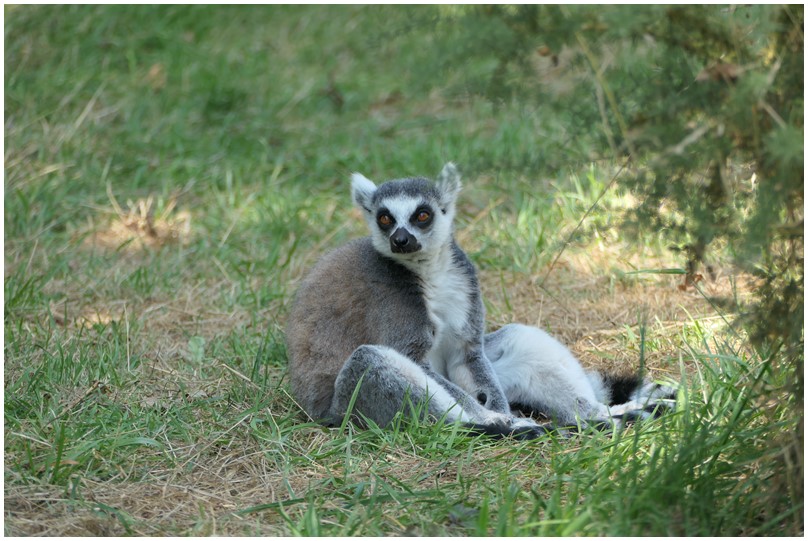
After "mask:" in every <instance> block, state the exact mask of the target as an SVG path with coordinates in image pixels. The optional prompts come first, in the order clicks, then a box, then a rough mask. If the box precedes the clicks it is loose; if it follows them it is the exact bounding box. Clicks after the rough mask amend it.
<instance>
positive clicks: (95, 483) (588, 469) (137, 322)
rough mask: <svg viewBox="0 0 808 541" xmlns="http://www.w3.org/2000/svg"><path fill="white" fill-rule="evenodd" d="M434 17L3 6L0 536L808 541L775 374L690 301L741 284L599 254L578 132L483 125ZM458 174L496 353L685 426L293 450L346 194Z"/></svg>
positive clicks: (473, 70)
mask: <svg viewBox="0 0 808 541" xmlns="http://www.w3.org/2000/svg"><path fill="white" fill-rule="evenodd" d="M437 13H438V11H435V10H433V9H432V8H424V7H420V8H400V7H396V8H388V7H372V8H361V7H317V8H313V7H304V8H300V7H279V6H273V7H260V8H259V7H239V8H236V7H203V6H194V7H169V6H158V7H150V6H137V7H117V6H106V7H104V6H94V7H84V6H66V7H46V6H23V7H13V8H11V7H9V8H6V28H5V31H6V49H5V50H6V53H5V54H6V57H5V60H6V79H5V96H6V102H5V105H6V128H5V129H6V132H5V140H6V169H5V173H6V180H5V199H4V210H5V212H4V226H5V238H4V241H5V250H4V253H5V260H4V263H5V265H4V267H5V269H4V270H5V275H4V300H5V302H4V320H5V326H4V329H5V330H4V338H5V344H4V357H5V365H4V389H5V394H4V406H5V407H4V421H5V422H4V437H5V438H4V445H5V447H4V451H5V454H4V457H5V458H4V465H5V468H4V487H5V508H4V509H5V533H6V534H9V535H122V534H131V535H213V534H217V535H222V534H225V535H227V534H229V535H249V534H254V535H346V536H347V535H393V534H396V535H401V534H411V535H670V534H673V535H742V534H745V535H750V534H753V535H772V534H778V533H795V532H800V531H801V516H802V498H801V493H799V494H796V493H791V492H789V491H790V490H791V489H793V487H794V486H796V484H795V480H793V479H788V478H787V474H788V473H789V472H790V471H792V470H790V469H789V468H787V467H785V466H782V465H781V464H784V463H787V462H788V460H791V459H792V458H793V457H791V455H789V454H788V452H787V450H788V449H791V448H793V445H792V444H793V442H789V441H786V440H785V439H784V441H783V446H782V449H783V451H782V452H781V453H779V454H778V453H776V452H775V451H774V450H773V449H774V448H773V447H772V446H770V445H768V444H769V442H770V440H771V439H772V438H787V434H788V433H789V432H788V428H789V426H790V425H789V422H790V421H789V420H788V418H787V417H783V416H782V415H780V416H778V414H777V412H778V411H780V410H778V409H777V407H776V406H772V404H770V403H768V402H764V403H761V401H760V400H759V399H758V398H757V397H758V394H757V393H756V390H757V389H762V388H775V389H777V388H779V387H778V386H779V385H780V383H781V382H780V381H779V380H778V377H781V376H780V375H778V374H775V373H772V372H770V371H767V369H766V368H765V367H766V365H765V364H761V363H760V361H759V356H758V354H757V353H756V352H755V351H753V350H752V349H751V348H749V347H748V345H747V344H746V342H745V340H744V338H743V336H742V334H741V335H739V334H737V332H736V331H734V330H732V328H731V327H729V326H728V325H727V322H728V321H729V322H731V321H732V320H733V318H734V315H733V314H726V315H720V314H717V313H716V312H715V310H714V308H713V307H712V305H711V304H710V303H709V302H708V301H707V300H706V299H705V297H724V298H730V299H731V298H732V297H733V295H744V294H745V292H748V291H749V285H748V283H747V282H746V281H745V278H744V277H742V276H740V277H735V276H732V275H731V274H730V273H731V269H723V270H722V272H724V274H721V273H719V275H718V276H717V278H716V279H715V280H711V281H708V282H707V283H705V284H703V286H702V287H703V288H704V294H700V293H698V292H697V291H695V290H694V289H693V288H689V289H687V290H685V291H682V290H680V289H679V288H678V287H677V286H678V285H679V284H681V282H682V277H681V276H680V275H676V274H670V273H668V272H659V269H671V268H673V269H676V268H679V267H680V266H681V263H680V262H678V261H676V260H675V259H673V258H672V257H671V256H670V255H669V254H668V252H667V251H666V250H665V246H664V241H663V239H662V237H659V236H649V237H647V238H645V239H643V241H642V242H641V243H631V242H629V241H626V240H625V239H623V238H622V237H621V235H620V234H619V232H618V231H617V229H616V220H617V218H616V216H617V214H618V211H619V210H621V209H623V208H626V207H627V206H628V205H630V204H631V203H632V201H631V195H630V194H627V193H622V192H621V191H620V189H619V187H618V186H612V185H610V182H611V179H612V178H613V177H614V175H615V174H616V173H617V172H618V171H619V169H620V166H621V164H620V163H617V162H616V161H615V160H612V159H609V158H608V156H609V154H608V152H605V153H603V154H599V152H600V151H599V149H600V148H601V147H600V146H598V145H599V143H598V139H597V134H596V133H595V132H597V128H592V130H591V131H592V132H593V136H592V137H586V136H579V135H580V134H581V132H580V131H576V130H579V128H576V125H577V124H576V122H579V121H578V120H576V118H572V117H573V116H574V114H573V113H570V112H569V111H575V110H576V109H565V108H559V107H554V106H553V103H548V105H546V106H527V105H525V104H519V103H518V102H517V101H513V102H512V101H508V100H505V101H502V102H491V101H488V100H486V99H483V98H481V97H478V96H477V93H478V92H479V90H480V89H483V88H485V87H486V85H487V84H488V81H489V80H490V76H491V74H492V73H493V72H494V70H495V69H496V58H494V57H493V55H492V54H486V53H485V44H484V43H482V44H476V45H473V46H472V45H469V37H468V32H467V31H466V30H464V29H463V28H462V25H458V24H457V23H454V22H452V20H451V19H441V18H436V16H435V15H436V14H437ZM335 21H337V23H335ZM491 25H492V26H491V27H490V28H488V29H487V31H488V32H489V33H487V34H485V35H486V36H490V37H491V39H494V38H495V37H496V36H497V35H499V34H498V32H500V30H501V29H498V28H497V27H496V25H494V24H493V23H491ZM486 39H488V38H486ZM464 44H466V45H464ZM461 46H462V47H466V46H469V47H472V49H470V53H469V55H470V56H469V58H470V60H468V61H467V62H465V63H463V64H457V63H456V59H457V55H458V54H459V53H458V52H457V51H463V50H465V49H462V47H461ZM480 48H482V50H481V49H480ZM471 53H474V54H473V55H472V54H471ZM585 105H586V104H584V105H581V104H576V107H577V108H580V107H583V106H585ZM589 106H592V107H595V108H596V104H595V103H594V98H593V103H591V104H589ZM594 110H595V111H596V110H597V109H594ZM594 118H597V117H596V116H595V117H594ZM604 156H605V157H604ZM447 160H454V161H456V162H457V163H458V164H460V166H461V167H462V168H463V171H464V172H465V189H464V192H463V194H462V196H461V205H460V212H459V219H458V220H459V223H458V238H459V239H460V242H461V244H462V245H463V246H464V247H466V249H467V251H468V252H469V254H470V255H471V257H472V258H473V259H474V261H475V262H476V263H477V265H478V266H479V267H480V270H481V273H482V286H483V289H484V293H485V296H486V303H487V308H488V312H489V320H490V326H492V327H496V326H498V325H501V324H503V323H506V322H509V321H522V322H525V323H529V324H540V325H542V326H543V327H545V328H547V329H549V330H550V331H551V332H553V333H554V334H556V335H557V336H559V337H560V338H561V339H562V340H563V341H564V342H565V343H567V344H568V345H569V346H570V347H571V348H572V349H573V350H574V351H575V352H576V354H578V355H579V357H580V358H581V359H582V361H583V362H584V363H585V364H586V365H587V366H595V367H609V368H614V369H636V367H637V366H638V364H639V363H641V362H642V363H644V364H645V366H646V367H647V368H648V370H649V371H650V372H651V374H652V375H654V376H655V377H659V378H672V379H675V380H681V381H683V383H684V387H683V394H682V397H681V405H680V408H679V411H677V412H676V413H675V414H673V415H670V416H668V417H666V418H663V419H660V420H659V421H656V422H652V423H648V424H645V425H643V426H640V427H637V428H634V429H630V430H628V431H626V432H625V433H621V434H597V433H595V434H586V435H584V436H581V437H578V438H574V439H571V440H554V439H552V438H550V439H548V440H547V441H541V442H524V443H520V442H505V443H503V442H490V441H486V440H484V439H479V438H477V439H475V438H470V437H468V436H467V435H465V434H463V433H462V432H460V431H458V429H457V428H456V427H446V426H441V425H440V424H438V425H423V424H420V423H418V422H416V421H414V420H408V419H400V420H399V421H400V422H399V423H397V424H396V425H395V427H394V428H393V429H390V430H378V429H370V430H364V431H363V430H358V429H356V428H354V427H353V426H346V427H344V428H343V429H340V430H326V429H324V428H322V427H319V426H317V425H313V424H311V423H308V422H307V421H306V419H305V418H304V416H303V414H302V412H301V411H300V410H299V408H297V406H296V405H295V404H294V401H293V399H292V397H291V396H289V394H288V390H287V385H286V381H285V379H284V378H285V365H286V354H285V349H284V344H283V326H284V322H285V316H286V313H287V310H288V307H289V303H290V301H291V298H292V294H293V292H294V290H295V288H296V285H297V283H298V282H299V280H300V279H301V277H302V275H303V273H304V272H305V269H306V268H307V267H308V266H309V265H310V264H311V263H313V262H314V260H315V259H316V258H317V257H318V255H319V254H321V253H322V252H323V251H324V250H327V249H328V248H330V247H334V246H336V245H338V244H340V243H342V242H344V241H345V240H347V239H349V238H352V237H355V236H359V235H362V234H364V226H363V224H362V223H361V219H360V217H359V215H358V214H357V213H356V212H355V211H354V210H352V209H351V208H350V204H349V196H348V181H347V178H348V174H349V173H350V172H351V171H354V170H359V171H362V172H363V173H364V174H366V175H367V176H369V177H370V178H374V179H379V180H381V179H384V178H389V177H393V176H403V175H410V174H427V175H430V174H435V173H436V172H437V171H438V170H439V169H440V167H441V165H442V164H443V162H444V161H447ZM601 196H602V197H601ZM592 207H594V209H595V210H594V211H593V212H592V213H591V214H590V215H587V214H586V213H587V212H588V211H589V209H590V208H592ZM584 216H586V219H585V220H583V221H582V218H583V217H584ZM579 222H580V224H579ZM559 254H561V255H560V257H558V258H557V256H558V255H559ZM556 258H557V260H556ZM725 317H726V319H725ZM770 411H774V413H773V414H769V412H770ZM789 446H791V447H789ZM799 449H801V447H799ZM800 456H801V455H800Z"/></svg>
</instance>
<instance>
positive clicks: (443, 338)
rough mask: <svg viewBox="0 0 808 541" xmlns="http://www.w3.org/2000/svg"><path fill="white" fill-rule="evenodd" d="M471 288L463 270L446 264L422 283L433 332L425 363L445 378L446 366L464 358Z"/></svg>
mask: <svg viewBox="0 0 808 541" xmlns="http://www.w3.org/2000/svg"><path fill="white" fill-rule="evenodd" d="M472 287H473V285H472V283H471V282H470V280H469V276H468V275H467V274H466V273H465V272H464V270H463V269H461V268H458V267H457V266H455V265H452V264H451V263H450V262H449V264H447V265H445V266H444V265H441V266H440V267H439V268H438V269H434V270H433V271H432V272H430V275H429V278H428V279H424V280H422V288H423V294H424V300H425V301H426V308H427V314H428V317H429V319H430V321H431V322H432V324H433V326H434V329H435V333H434V338H433V342H432V347H431V348H430V350H429V352H428V353H427V360H428V361H429V364H430V365H431V366H432V369H433V370H435V372H437V373H439V374H441V375H444V376H446V375H447V371H448V367H449V366H450V365H451V364H452V363H454V362H456V361H457V360H458V359H462V357H463V355H464V352H465V349H466V347H465V346H466V343H467V342H468V340H469V313H470V311H471V310H472V300H471V292H472Z"/></svg>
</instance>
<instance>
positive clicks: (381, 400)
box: [330, 345, 544, 439]
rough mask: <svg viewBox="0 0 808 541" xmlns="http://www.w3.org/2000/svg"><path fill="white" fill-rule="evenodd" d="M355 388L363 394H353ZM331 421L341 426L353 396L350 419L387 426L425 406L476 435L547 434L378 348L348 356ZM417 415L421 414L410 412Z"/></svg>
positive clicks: (526, 436)
mask: <svg viewBox="0 0 808 541" xmlns="http://www.w3.org/2000/svg"><path fill="white" fill-rule="evenodd" d="M357 385H360V386H361V387H360V388H361V392H358V393H355V392H354V391H355V390H356V387H357ZM334 389H335V392H334V398H333V400H332V404H331V409H330V417H331V421H332V423H333V424H337V423H339V422H340V421H341V420H342V419H343V418H344V416H345V414H346V413H347V411H348V409H349V406H350V402H351V400H352V398H353V397H354V395H355V402H354V407H353V411H352V419H354V420H356V421H358V422H360V423H361V422H362V416H364V417H366V418H368V419H371V420H372V421H373V422H375V423H376V424H377V425H379V426H381V427H384V426H386V425H388V424H389V423H390V422H391V421H392V420H393V418H394V417H395V415H396V414H397V413H398V412H399V411H404V410H405V408H408V407H409V408H415V407H417V406H418V405H419V404H424V403H426V410H425V411H424V412H423V413H426V416H428V417H431V418H432V419H440V418H444V419H445V420H446V421H447V422H455V421H459V422H462V423H463V424H464V425H466V426H467V427H468V428H470V429H471V430H472V431H474V432H477V433H483V434H489V435H493V436H507V435H513V436H515V437H518V438H522V439H531V438H535V437H538V436H540V435H542V434H543V433H544V430H543V429H542V428H541V427H539V426H538V425H537V424H535V423H533V422H532V421H530V420H527V419H513V418H512V417H511V416H510V415H505V414H502V413H498V412H494V411H490V410H487V409H485V408H484V407H483V406H481V405H480V404H479V403H478V402H477V401H476V400H474V399H473V398H472V397H471V396H470V395H468V394H467V393H466V392H465V391H463V390H462V389H460V388H459V387H457V386H456V385H454V384H452V383H451V382H449V381H447V380H446V379H445V378H443V377H442V376H440V375H438V374H434V373H430V372H428V371H427V370H425V369H424V368H423V367H421V366H419V365H418V364H417V363H415V362H414V361H413V360H412V359H410V358H408V357H406V356H404V355H402V354H401V353H399V352H397V351H396V350H394V349H392V348H389V347H385V346H377V345H364V346H360V347H358V348H357V349H356V350H355V351H354V352H353V353H352V354H351V356H350V357H349V358H348V360H347V361H346V363H345V365H344V366H343V367H342V369H341V370H340V372H339V374H338V375H337V379H336V382H335V384H334ZM411 411H413V412H415V411H418V410H411Z"/></svg>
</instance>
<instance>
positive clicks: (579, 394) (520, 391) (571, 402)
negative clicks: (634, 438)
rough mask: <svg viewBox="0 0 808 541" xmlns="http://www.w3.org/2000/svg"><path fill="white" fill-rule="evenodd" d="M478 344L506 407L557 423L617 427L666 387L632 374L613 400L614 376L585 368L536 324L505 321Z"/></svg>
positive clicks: (638, 415) (651, 406)
mask: <svg viewBox="0 0 808 541" xmlns="http://www.w3.org/2000/svg"><path fill="white" fill-rule="evenodd" d="M484 346H485V354H486V356H487V357H488V358H489V359H490V360H491V362H492V364H493V367H494V371H495V372H496V374H497V376H498V377H499V380H500V383H501V384H502V387H503V390H504V392H505V396H507V398H508V401H509V402H510V403H511V405H512V407H513V408H514V409H519V410H522V411H528V412H537V413H541V414H544V415H547V416H549V417H550V418H552V419H553V420H554V421H555V422H556V423H557V424H558V425H560V426H565V425H566V426H576V425H578V424H579V423H580V424H582V425H593V426H621V425H622V424H624V423H626V422H630V421H634V420H636V419H642V418H646V417H649V416H651V414H652V413H651V412H653V411H658V409H657V408H658V406H659V405H660V403H662V402H664V399H666V398H668V397H669V395H670V392H669V391H670V388H662V387H659V386H656V387H654V386H655V384H645V383H644V382H643V381H642V380H641V379H639V378H635V381H634V382H633V384H632V383H631V382H625V381H624V382H623V383H624V384H625V385H624V387H623V389H622V390H621V392H622V394H623V396H624V397H625V398H626V399H625V400H623V401H621V402H622V403H619V404H617V403H615V402H614V401H613V400H612V396H613V387H614V386H615V383H616V382H617V380H618V379H619V378H614V377H611V378H610V377H604V376H602V375H600V374H599V373H597V372H588V371H585V370H584V368H583V367H582V366H581V364H580V362H578V360H577V359H576V358H575V357H574V356H573V355H572V353H571V352H570V351H569V350H568V349H567V348H566V347H564V346H563V345H562V344H561V343H560V342H558V341H557V340H556V339H554V338H553V337H551V336H550V335H548V334H547V333H546V332H544V331H542V330H541V329H538V328H536V327H528V326H525V325H518V324H512V325H506V326H505V327H502V328H501V329H499V330H498V331H496V332H493V333H490V334H488V335H486V337H485V341H484ZM663 395H664V396H663ZM620 398H622V397H620Z"/></svg>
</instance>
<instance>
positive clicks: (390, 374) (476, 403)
mask: <svg viewBox="0 0 808 541" xmlns="http://www.w3.org/2000/svg"><path fill="white" fill-rule="evenodd" d="M459 191H460V176H459V174H458V172H457V169H456V168H455V166H454V165H453V164H451V163H448V164H446V165H445V166H444V168H443V170H442V171H441V173H440V176H439V178H438V179H437V182H436V183H435V184H434V185H433V184H431V183H430V182H429V181H427V180H426V179H424V178H404V179H399V180H392V181H389V182H386V183H384V184H381V185H380V186H378V187H377V186H376V185H375V184H374V183H373V182H371V181H370V180H368V179H367V178H365V177H364V176H362V175H361V174H358V173H355V174H354V175H353V176H352V195H353V200H354V202H355V203H356V205H357V206H358V207H359V209H360V210H361V212H362V214H363V215H364V217H365V219H366V220H367V223H368V226H369V227H370V231H371V235H370V237H366V238H362V239H358V240H355V241H353V242H350V243H348V244H347V245H345V246H343V247H341V248H338V249H336V250H334V251H332V252H330V253H328V254H326V255H325V256H324V257H322V259H321V260H320V261H319V262H318V263H317V264H316V265H315V266H314V268H313V269H312V270H311V272H310V273H309V275H308V276H307V277H306V278H305V279H304V281H303V282H302V284H301V286H300V288H299V290H298V293H297V296H296V299H295V302H294V305H293V308H292V311H291V314H290V318H289V321H288V326H287V331H286V338H287V348H288V353H289V371H290V376H291V387H292V391H293V394H294V396H295V397H296V399H297V401H298V402H299V404H300V405H301V406H302V407H303V409H304V410H305V411H306V413H308V415H309V416H310V417H311V418H312V419H314V420H317V421H320V422H323V423H325V424H327V425H336V424H339V423H341V422H342V420H343V418H344V416H345V414H346V412H347V411H348V409H349V405H350V403H351V401H352V400H355V403H354V404H353V410H352V411H353V418H354V419H356V420H357V421H360V422H361V421H362V417H364V418H367V419H370V420H372V421H373V422H375V423H376V424H377V425H379V426H384V425H386V424H388V423H389V422H390V421H391V420H392V419H393V417H394V416H395V415H396V413H397V412H399V411H400V410H402V409H404V408H405V407H407V404H419V403H421V404H423V403H426V407H427V410H426V413H428V414H429V416H430V417H433V418H441V417H445V419H446V420H447V421H460V422H463V423H465V424H467V425H469V426H470V427H472V428H474V429H476V430H477V431H481V432H483V433H488V434H494V435H505V434H514V435H516V436H519V437H522V438H532V437H536V436H538V435H540V434H542V433H544V431H545V430H544V428H543V427H542V426H541V425H539V424H538V423H536V422H535V421H534V420H533V419H531V418H528V417H518V416H514V415H513V414H512V413H511V406H514V408H515V409H516V407H517V406H518V408H519V409H520V410H528V411H535V412H541V413H543V414H545V415H548V416H549V417H551V418H552V419H553V420H554V421H555V422H556V423H557V424H559V425H576V423H578V424H591V423H593V422H594V423H597V424H604V423H605V424H609V425H612V426H613V425H615V424H618V425H619V424H620V422H621V421H625V420H628V419H636V418H638V417H646V416H648V415H650V414H651V412H652V411H653V410H654V408H656V407H657V406H658V405H660V404H665V403H666V400H665V399H667V398H669V397H670V396H671V393H672V390H671V388H668V387H660V386H659V385H656V384H653V383H649V382H645V381H642V380H641V379H640V378H608V377H604V376H601V375H600V374H598V373H596V372H586V371H585V370H584V369H583V368H582V366H581V365H580V363H579V362H578V361H577V360H576V359H575V357H573V355H572V354H571V353H570V352H569V350H568V349H567V348H565V347H564V346H562V345H561V344H560V343H559V342H558V341H556V340H555V339H553V338H552V337H550V336H549V335H547V334H546V333H545V332H544V331H542V330H540V329H537V328H534V327H527V326H524V325H514V324H512V325H506V326H505V327H502V328H501V329H499V330H498V331H496V332H493V333H490V334H487V335H485V334H484V309H483V303H482V299H481V295H480V288H479V285H478V282H477V275H476V272H475V270H474V266H473V265H472V263H471V262H470V261H469V259H468V257H467V256H466V254H465V253H464V252H463V251H462V250H461V249H460V248H459V247H458V245H457V244H456V243H455V240H454V234H453V233H454V232H453V219H454V215H455V201H456V200H457V196H458V193H459ZM357 386H359V387H358V389H357ZM355 391H356V392H355ZM607 404H611V405H607Z"/></svg>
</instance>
